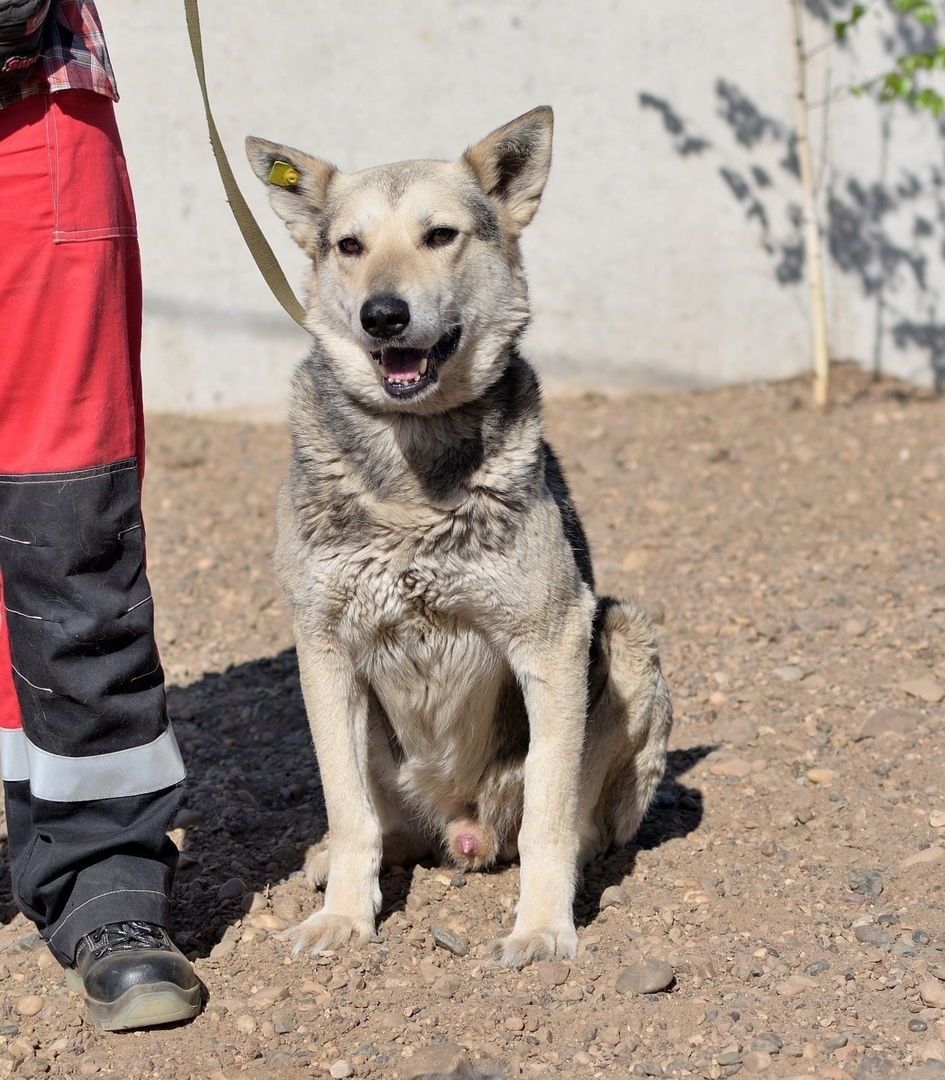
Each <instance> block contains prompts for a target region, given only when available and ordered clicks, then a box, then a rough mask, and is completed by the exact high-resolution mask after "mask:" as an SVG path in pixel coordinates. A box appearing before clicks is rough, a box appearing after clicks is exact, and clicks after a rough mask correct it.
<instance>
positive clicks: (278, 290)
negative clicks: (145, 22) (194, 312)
mask: <svg viewBox="0 0 945 1080" xmlns="http://www.w3.org/2000/svg"><path fill="white" fill-rule="evenodd" d="M184 11H185V13H186V15H187V31H188V33H189V34H190V48H191V51H192V52H193V54H194V66H195V67H196V69H197V81H198V82H199V83H200V93H201V95H202V96H203V107H204V111H205V112H206V114H207V129H208V130H209V132H210V145H211V146H212V147H213V156H214V157H215V158H216V160H217V168H218V169H219V170H220V179H221V180H222V181H223V188H224V190H225V191H226V197H227V199H229V202H230V209H231V210H232V211H233V217H235V218H236V224H237V225H239V227H240V232H241V233H242V234H243V239H244V240H245V241H246V246H247V247H248V248H249V251H250V254H251V255H252V256H253V258H254V259H255V260H256V265H257V266H258V267H259V271H260V273H261V274H262V276H263V277H264V278H265V279H266V284H267V285H268V286H269V288H270V289H272V294H273V296H275V298H276V299H277V300H278V301H279V303H280V304H281V305H282V306H283V307H284V308H285V310H286V311H287V312H288V313H289V314H290V315H291V316H292V318H293V319H295V321H296V322H297V323H298V324H299V326H301V327H303V328H304V327H305V322H304V319H305V309H304V308H303V307H302V305H301V304H300V303H299V300H298V298H297V297H296V295H295V293H294V292H293V291H292V287H291V285H289V283H288V281H286V276H285V274H284V273H283V272H282V267H281V266H280V265H279V262H278V260H277V259H276V257H275V255H274V254H273V252H272V248H271V247H270V246H269V242H268V241H267V240H266V238H265V236H263V232H262V229H260V227H259V225H258V224H257V222H256V219H255V218H254V217H253V214H252V211H251V210H250V208H249V207H248V206H247V205H246V200H245V199H244V198H243V193H242V192H241V191H240V189H239V186H238V185H237V183H236V177H235V176H234V175H233V170H232V169H231V168H230V163H229V161H227V158H226V151H225V150H224V149H223V142H222V141H221V139H220V133H219V132H218V131H217V125H216V124H215V123H214V121H213V114H212V113H211V112H210V98H209V97H208V96H207V77H206V73H205V71H204V66H203V45H202V43H201V40H200V15H199V14H198V12H197V0H184Z"/></svg>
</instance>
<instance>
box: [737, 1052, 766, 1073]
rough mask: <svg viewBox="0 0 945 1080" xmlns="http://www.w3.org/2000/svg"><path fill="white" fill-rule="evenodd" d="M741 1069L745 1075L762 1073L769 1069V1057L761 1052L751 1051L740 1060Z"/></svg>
mask: <svg viewBox="0 0 945 1080" xmlns="http://www.w3.org/2000/svg"><path fill="white" fill-rule="evenodd" d="M742 1068H743V1069H744V1070H745V1072H746V1073H752V1074H756V1073H763V1072H764V1071H765V1070H766V1069H770V1068H771V1055H770V1054H767V1053H765V1052H764V1051H762V1050H752V1052H751V1053H750V1054H746V1055H745V1056H744V1057H743V1058H742Z"/></svg>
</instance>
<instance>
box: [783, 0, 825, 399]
mask: <svg viewBox="0 0 945 1080" xmlns="http://www.w3.org/2000/svg"><path fill="white" fill-rule="evenodd" d="M790 4H791V8H792V11H793V14H794V57H795V63H796V73H797V74H796V79H797V157H798V160H799V162H800V166H801V192H802V195H803V200H804V201H803V206H804V244H805V247H806V249H807V274H808V280H809V282H810V316H811V337H812V344H813V360H814V404H815V405H817V406H818V407H820V408H823V407H824V406H826V404H827V401H828V397H829V392H830V357H829V353H828V350H827V306H826V302H825V300H824V278H823V263H822V261H821V257H820V233H819V231H818V228H817V208H816V204H815V195H814V174H813V169H812V168H811V160H810V140H809V139H808V135H807V58H806V56H805V55H804V28H803V25H802V22H801V0H790Z"/></svg>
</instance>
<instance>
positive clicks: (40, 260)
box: [0, 90, 184, 964]
mask: <svg viewBox="0 0 945 1080" xmlns="http://www.w3.org/2000/svg"><path fill="white" fill-rule="evenodd" d="M140 345H141V271H140V260H139V255H138V242H137V231H136V225H135V217H134V208H133V204H132V199H131V190H130V187H129V184H128V177H127V172H126V169H125V163H124V158H123V155H122V150H121V143H120V140H119V137H118V131H117V128H116V125H115V120H114V112H113V106H112V102H111V101H110V100H109V99H107V98H105V97H103V96H100V95H96V94H92V93H89V92H86V91H74V90H67V91H62V92H59V93H56V94H44V95H38V96H35V97H31V98H28V99H26V100H25V101H22V102H19V103H18V104H15V105H11V106H9V107H8V108H5V109H0V764H2V775H3V781H4V790H5V794H6V814H7V845H8V851H9V856H10V862H11V867H12V874H13V891H14V897H15V899H16V901H17V903H18V904H19V906H20V908H21V909H22V911H23V912H24V913H25V914H26V915H27V916H29V918H31V919H32V920H33V921H34V922H35V923H36V925H37V926H38V927H39V929H40V931H41V933H42V934H43V936H44V937H45V938H46V940H47V942H48V943H49V945H50V948H51V949H52V951H53V952H54V954H55V955H56V956H57V957H58V959H59V960H60V962H62V963H64V964H70V963H71V962H72V959H73V956H74V952H75V946H76V944H77V942H78V940H79V939H80V938H81V937H82V936H84V935H85V934H87V933H89V932H90V931H91V930H94V929H95V928H97V927H98V926H101V925H103V924H104V923H108V922H116V921H120V920H125V919H141V920H144V921H148V922H154V923H159V924H161V925H163V926H167V925H168V922H169V918H168V916H169V893H170V886H171V881H172V877H173V872H174V865H175V861H176V849H175V848H174V846H173V844H172V843H171V842H170V840H169V839H168V838H167V830H168V828H169V827H170V822H171V820H172V818H173V815H174V813H175V811H176V808H177V805H178V798H179V786H180V784H181V782H182V780H183V778H184V768H183V764H182V762H181V758H180V753H179V751H178V749H177V744H176V741H175V739H174V734H173V731H172V729H171V727H170V724H169V721H168V716H167V709H166V704H165V697H164V677H163V672H162V669H161V663H160V659H159V657H158V652H157V648H156V646H155V642H154V633H153V611H152V601H151V593H150V588H149V586H148V581H147V576H146V574H145V559H144V536H143V528H142V521H141V499H140V485H141V478H142V474H143V463H144V457H143V451H144V432H143V426H142V410H141V383H140Z"/></svg>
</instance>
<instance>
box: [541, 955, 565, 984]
mask: <svg viewBox="0 0 945 1080" xmlns="http://www.w3.org/2000/svg"><path fill="white" fill-rule="evenodd" d="M535 974H536V975H537V976H538V979H539V981H540V982H541V983H542V985H543V986H562V985H563V984H564V983H566V982H567V981H568V979H569V978H570V976H571V966H570V964H566V963H564V961H563V960H559V961H554V960H543V961H542V962H541V963H540V964H538V965H537V966H536V968H535Z"/></svg>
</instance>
